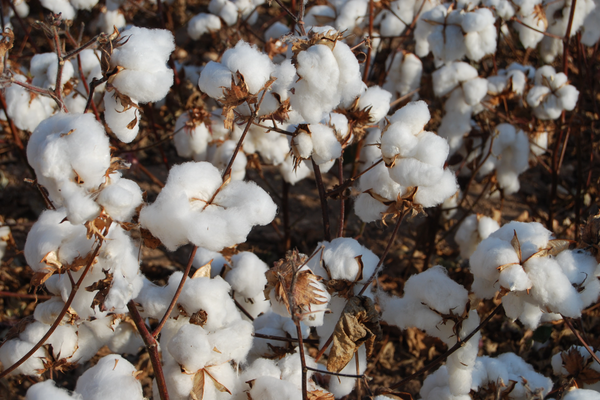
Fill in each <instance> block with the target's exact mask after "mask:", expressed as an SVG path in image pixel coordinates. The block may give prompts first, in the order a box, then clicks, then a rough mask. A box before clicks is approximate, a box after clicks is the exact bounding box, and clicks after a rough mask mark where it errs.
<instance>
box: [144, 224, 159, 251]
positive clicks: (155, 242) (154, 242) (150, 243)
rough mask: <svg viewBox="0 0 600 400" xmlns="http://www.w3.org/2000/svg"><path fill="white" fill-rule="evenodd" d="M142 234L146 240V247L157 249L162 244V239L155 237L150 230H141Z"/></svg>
mask: <svg viewBox="0 0 600 400" xmlns="http://www.w3.org/2000/svg"><path fill="white" fill-rule="evenodd" d="M140 233H141V235H142V239H143V240H144V246H146V247H148V248H149V249H156V248H157V247H158V246H160V245H161V244H162V243H161V241H160V239H158V238H156V237H154V236H153V235H152V233H150V231H149V230H148V229H145V228H141V229H140Z"/></svg>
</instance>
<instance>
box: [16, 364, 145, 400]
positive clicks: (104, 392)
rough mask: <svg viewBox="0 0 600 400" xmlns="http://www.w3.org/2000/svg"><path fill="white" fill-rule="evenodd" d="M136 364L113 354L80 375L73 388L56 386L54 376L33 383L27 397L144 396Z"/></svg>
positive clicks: (139, 399)
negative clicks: (73, 389) (70, 390)
mask: <svg viewBox="0 0 600 400" xmlns="http://www.w3.org/2000/svg"><path fill="white" fill-rule="evenodd" d="M137 372H138V371H136V369H135V367H134V366H133V365H132V364H131V363H130V362H129V361H127V360H126V359H124V358H123V357H121V356H120V355H117V354H110V355H107V356H105V357H103V358H102V359H100V361H98V364H96V365H95V366H93V367H92V368H90V369H88V370H87V371H85V372H84V373H83V375H81V376H80V377H79V379H78V380H77V385H76V386H75V391H74V392H69V391H67V390H66V389H62V388H59V387H57V386H55V382H54V381H53V380H51V379H50V380H47V381H43V382H40V383H36V384H34V385H32V386H31V387H30V388H29V390H28V391H27V397H25V399H26V400H44V399H56V400H101V399H109V398H126V399H130V400H143V399H144V394H143V391H142V385H141V383H140V381H139V380H137V379H136V375H137Z"/></svg>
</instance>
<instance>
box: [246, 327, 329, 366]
mask: <svg viewBox="0 0 600 400" xmlns="http://www.w3.org/2000/svg"><path fill="white" fill-rule="evenodd" d="M252 336H254V337H255V338H259V339H268V340H279V341H281V342H290V343H293V342H297V341H298V338H289V337H283V336H274V335H265V334H262V333H256V332H254V333H253V334H252ZM302 340H303V343H309V344H319V340H318V339H302ZM307 368H308V367H307ZM309 369H310V368H309Z"/></svg>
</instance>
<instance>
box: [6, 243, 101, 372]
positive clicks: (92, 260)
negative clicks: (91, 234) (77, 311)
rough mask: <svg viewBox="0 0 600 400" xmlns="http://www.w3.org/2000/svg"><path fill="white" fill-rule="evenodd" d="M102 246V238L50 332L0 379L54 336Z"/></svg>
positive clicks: (7, 369)
mask: <svg viewBox="0 0 600 400" xmlns="http://www.w3.org/2000/svg"><path fill="white" fill-rule="evenodd" d="M101 247H102V240H101V239H100V240H99V242H98V245H97V246H96V248H95V249H94V253H93V255H92V258H91V261H90V262H89V263H88V264H87V265H86V266H85V269H84V270H83V273H82V274H81V276H80V277H79V280H78V281H77V283H76V284H75V286H74V287H73V288H72V289H71V294H70V295H69V298H68V299H67V301H66V302H65V305H64V306H63V308H62V310H61V311H60V314H58V317H56V320H54V323H53V324H52V326H50V329H48V332H46V334H45V335H44V336H43V337H42V338H41V339H40V340H39V341H38V342H37V343H36V344H35V346H33V347H32V348H31V350H29V351H28V352H27V354H25V355H24V356H23V357H21V358H20V359H19V361H17V362H16V363H14V364H13V365H11V366H10V367H8V368H6V369H5V370H4V371H2V372H1V373H0V379H1V378H4V377H5V376H7V375H8V374H10V373H11V372H12V371H14V370H15V369H17V368H19V366H21V364H23V363H24V362H25V361H27V360H28V359H29V357H31V356H32V355H34V354H35V352H36V351H38V350H39V348H40V347H42V346H43V345H44V343H45V342H46V340H48V338H50V336H52V334H53V333H54V331H55V330H56V328H57V327H58V325H60V323H61V322H62V320H63V318H64V316H65V315H66V314H67V312H68V311H69V307H71V303H73V299H74V298H75V295H76V294H77V291H78V290H79V287H80V286H81V283H82V282H83V280H84V279H85V277H86V276H87V273H88V272H89V270H90V269H91V267H92V264H93V263H94V260H95V259H96V257H97V256H98V252H100V248H101Z"/></svg>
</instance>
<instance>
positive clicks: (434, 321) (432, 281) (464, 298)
mask: <svg viewBox="0 0 600 400" xmlns="http://www.w3.org/2000/svg"><path fill="white" fill-rule="evenodd" d="M378 300H379V305H380V306H381V309H382V316H381V318H382V320H384V321H386V322H387V323H389V324H392V325H395V326H398V327H399V328H400V329H407V328H409V327H416V328H419V329H421V330H423V331H425V332H426V333H427V334H429V335H431V336H434V337H437V338H439V339H440V340H442V341H443V342H444V343H446V344H447V345H448V346H449V347H451V346H453V345H454V344H455V343H456V342H457V341H458V340H460V339H463V338H465V337H466V336H467V335H469V334H470V333H471V332H472V331H473V330H474V329H475V328H476V327H477V326H478V325H479V315H478V314H477V311H476V310H471V311H469V309H468V306H467V304H468V292H467V290H466V289H465V288H464V287H462V286H461V285H459V284H458V283H456V282H454V281H453V280H452V279H450V278H449V277H448V275H447V271H446V270H445V269H444V268H443V267H442V266H439V265H438V266H435V267H433V268H430V269H428V270H426V271H424V272H421V273H420V274H416V275H413V276H411V277H410V278H409V279H408V280H407V281H406V284H405V285H404V296H403V297H401V298H396V297H391V296H388V295H386V294H380V295H379V299H378ZM480 337H481V333H480V332H477V333H476V334H475V335H474V336H473V337H472V338H470V339H469V340H468V341H467V342H466V343H465V344H464V345H463V346H462V347H461V348H460V349H459V350H457V351H455V352H454V353H452V354H451V355H450V356H449V357H448V359H447V361H446V366H445V367H446V372H447V385H448V387H449V392H450V393H451V395H452V396H456V397H458V396H468V394H469V392H470V390H471V385H472V375H473V370H474V368H475V363H476V358H477V352H478V350H479V346H478V343H479V339H480ZM424 388H425V385H424ZM422 396H423V397H424V398H427V397H426V396H427V393H425V394H423V393H422Z"/></svg>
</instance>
